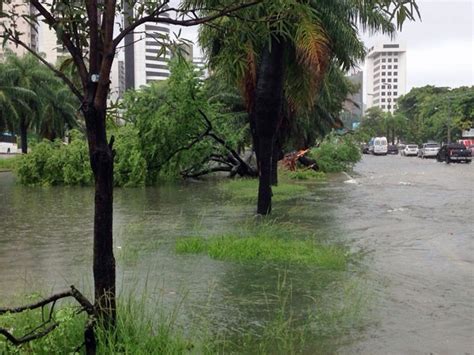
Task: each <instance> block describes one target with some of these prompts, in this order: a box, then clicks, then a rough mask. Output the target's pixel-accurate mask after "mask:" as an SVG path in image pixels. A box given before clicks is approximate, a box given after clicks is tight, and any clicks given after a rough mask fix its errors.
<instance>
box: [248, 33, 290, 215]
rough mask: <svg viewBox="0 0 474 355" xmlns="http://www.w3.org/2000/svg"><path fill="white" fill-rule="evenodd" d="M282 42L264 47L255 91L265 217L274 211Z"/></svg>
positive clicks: (260, 205) (260, 201) (260, 209)
mask: <svg viewBox="0 0 474 355" xmlns="http://www.w3.org/2000/svg"><path fill="white" fill-rule="evenodd" d="M284 48H285V44H284V42H283V39H281V38H280V39H278V38H276V37H272V40H271V46H270V47H265V49H264V52H263V55H262V60H261V64H260V67H259V72H258V81H257V87H256V90H255V108H254V110H253V112H254V115H255V116H254V119H255V133H256V134H255V136H256V138H257V144H255V141H254V146H255V147H257V152H256V153H257V157H258V166H259V187H258V203H257V213H258V214H262V215H266V214H269V213H270V212H271V208H272V188H271V182H272V176H271V175H272V157H273V143H274V140H275V134H276V131H277V128H278V124H279V122H280V115H281V105H282V96H283V77H284V65H283V63H284V54H285V53H284V52H285V50H284Z"/></svg>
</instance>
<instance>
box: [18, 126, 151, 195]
mask: <svg viewBox="0 0 474 355" xmlns="http://www.w3.org/2000/svg"><path fill="white" fill-rule="evenodd" d="M114 134H115V135H116V141H115V149H116V153H117V154H116V156H115V163H116V165H115V170H114V181H115V185H116V186H143V185H144V183H145V177H146V162H145V160H144V158H143V157H142V155H141V150H140V141H139V138H138V135H137V131H136V130H135V129H133V128H132V127H128V126H126V127H122V128H120V129H117V130H116V131H115V132H114ZM70 137H71V143H69V144H64V143H62V142H61V141H55V142H50V141H46V140H44V141H43V142H41V143H38V144H36V145H35V146H34V147H33V149H32V152H31V153H29V154H27V155H24V156H23V157H22V158H21V159H20V160H19V163H18V169H17V174H18V176H19V178H20V182H21V183H22V184H24V185H61V184H65V185H90V184H91V183H92V181H93V175H92V170H91V167H90V162H89V153H88V147H87V142H86V141H85V139H84V137H83V136H82V134H81V133H80V132H78V131H75V130H73V131H71V133H70Z"/></svg>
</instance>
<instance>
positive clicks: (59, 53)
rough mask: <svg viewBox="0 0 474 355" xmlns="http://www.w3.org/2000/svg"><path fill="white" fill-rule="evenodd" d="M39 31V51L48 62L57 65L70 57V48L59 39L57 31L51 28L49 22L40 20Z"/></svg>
mask: <svg viewBox="0 0 474 355" xmlns="http://www.w3.org/2000/svg"><path fill="white" fill-rule="evenodd" d="M38 32H39V33H38V36H39V42H38V52H39V53H41V54H42V55H43V56H44V58H45V59H46V60H47V61H48V63H51V64H53V65H56V64H58V63H59V62H60V61H62V60H64V59H65V58H68V57H70V54H69V52H68V50H67V49H66V48H64V47H63V45H62V44H61V43H60V42H59V41H58V36H57V34H56V32H55V31H54V30H52V29H50V28H49V25H48V24H46V23H44V22H43V21H40V24H39V31H38Z"/></svg>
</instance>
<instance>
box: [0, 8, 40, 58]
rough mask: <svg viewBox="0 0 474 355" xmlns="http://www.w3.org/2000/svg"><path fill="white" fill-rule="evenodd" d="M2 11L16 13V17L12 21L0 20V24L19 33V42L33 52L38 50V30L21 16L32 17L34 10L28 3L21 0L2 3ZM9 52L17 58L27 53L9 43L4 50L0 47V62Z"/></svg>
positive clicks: (23, 49)
mask: <svg viewBox="0 0 474 355" xmlns="http://www.w3.org/2000/svg"><path fill="white" fill-rule="evenodd" d="M2 6H3V11H4V12H5V13H12V12H14V13H16V14H17V15H18V16H16V18H15V19H14V20H13V21H12V20H9V19H6V18H0V23H1V24H4V25H5V26H6V27H7V28H12V29H13V28H14V29H15V30H16V31H18V32H19V33H21V35H20V40H21V41H22V42H24V43H25V44H26V45H27V46H28V47H30V48H31V49H33V50H34V51H37V50H38V28H37V26H35V25H32V24H30V23H29V22H27V21H26V20H25V19H23V18H22V16H29V15H31V16H32V15H34V14H35V13H36V10H35V9H34V8H33V6H31V4H30V3H29V2H28V1H23V0H12V1H11V2H10V3H3V5H2ZM0 28H1V27H0ZM7 51H11V52H13V53H14V54H16V55H17V56H19V57H21V56H23V55H25V54H26V53H27V52H28V51H27V50H26V49H25V48H23V47H21V46H17V45H15V44H13V43H11V42H7V43H6V44H5V48H3V46H2V45H0V61H2V60H3V59H4V57H5V53H6V52H7Z"/></svg>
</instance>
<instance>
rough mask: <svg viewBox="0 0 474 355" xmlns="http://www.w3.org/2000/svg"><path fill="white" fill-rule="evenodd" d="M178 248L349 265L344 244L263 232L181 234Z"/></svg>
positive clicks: (247, 258)
mask: <svg viewBox="0 0 474 355" xmlns="http://www.w3.org/2000/svg"><path fill="white" fill-rule="evenodd" d="M176 251H177V252H178V253H207V254H208V255H209V257H211V258H213V259H217V260H233V261H239V262H255V261H258V262H278V263H291V264H301V265H316V266H320V267H322V268H325V269H331V270H344V269H345V267H346V265H347V253H346V252H345V251H344V250H343V249H342V248H339V247H335V246H326V245H321V244H317V243H315V242H314V241H310V240H283V239H280V238H276V237H268V236H261V235H256V236H250V237H240V236H233V235H226V236H222V237H214V238H209V239H204V238H201V237H188V238H182V239H178V240H177V242H176Z"/></svg>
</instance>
